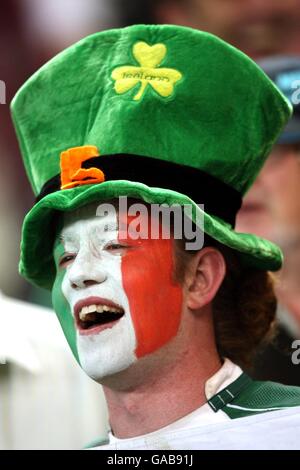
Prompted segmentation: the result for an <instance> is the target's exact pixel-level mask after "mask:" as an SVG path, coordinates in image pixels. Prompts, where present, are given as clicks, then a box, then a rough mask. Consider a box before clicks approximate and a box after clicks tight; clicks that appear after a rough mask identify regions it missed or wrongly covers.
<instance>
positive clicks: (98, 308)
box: [79, 304, 123, 321]
mask: <svg viewBox="0 0 300 470" xmlns="http://www.w3.org/2000/svg"><path fill="white" fill-rule="evenodd" d="M96 312H97V313H103V312H112V313H122V312H123V310H122V309H121V308H118V307H108V305H95V304H93V305H89V306H87V307H83V308H82V309H81V311H80V312H79V318H80V320H82V321H86V320H89V319H90V320H91V318H87V317H88V316H89V314H91V313H96Z"/></svg>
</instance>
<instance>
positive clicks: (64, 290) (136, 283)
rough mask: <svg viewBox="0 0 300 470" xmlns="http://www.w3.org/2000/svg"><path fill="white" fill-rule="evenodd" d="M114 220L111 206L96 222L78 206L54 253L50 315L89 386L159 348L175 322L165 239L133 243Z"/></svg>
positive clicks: (174, 289)
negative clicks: (57, 322)
mask: <svg viewBox="0 0 300 470" xmlns="http://www.w3.org/2000/svg"><path fill="white" fill-rule="evenodd" d="M122 217H123V216H122ZM120 219H121V216H120V215H119V216H118V215H117V213H116V211H115V210H114V207H112V210H111V211H110V212H108V213H107V215H106V216H103V217H100V216H96V206H88V207H84V208H82V209H80V210H77V211H76V212H74V213H70V214H68V215H66V216H65V220H64V226H63V229H62V232H61V234H60V238H58V239H57V240H56V246H55V260H56V265H57V276H56V282H55V285H54V289H53V304H54V308H55V310H56V312H57V314H58V317H59V319H60V322H61V324H62V327H63V329H64V332H65V334H66V336H67V339H68V341H69V343H70V346H71V347H72V349H73V352H74V353H75V355H76V356H77V358H78V359H79V362H80V364H81V366H82V368H83V369H84V370H85V371H86V372H87V373H88V375H90V376H91V377H93V378H95V379H96V380H101V378H103V377H105V376H109V375H112V374H115V373H117V372H120V371H121V370H124V369H126V368H128V367H129V366H130V365H132V364H133V363H134V362H135V361H137V360H138V359H139V358H141V357H143V356H145V355H147V354H151V353H152V352H154V351H156V350H157V349H159V348H161V347H162V346H163V345H164V344H166V343H167V342H169V341H170V340H171V339H172V338H173V337H174V336H175V335H176V333H177V331H178V328H179V323H180V318H181V309H182V288H181V287H180V286H179V284H177V283H175V282H174V281H173V256H172V253H173V243H172V240H170V239H167V240H163V239H162V238H160V239H158V240H152V239H137V240H133V239H132V237H131V236H130V235H129V233H128V224H129V223H130V219H129V220H126V219H125V218H124V220H123V224H122V234H121V232H120ZM143 222H145V223H148V220H145V221H143Z"/></svg>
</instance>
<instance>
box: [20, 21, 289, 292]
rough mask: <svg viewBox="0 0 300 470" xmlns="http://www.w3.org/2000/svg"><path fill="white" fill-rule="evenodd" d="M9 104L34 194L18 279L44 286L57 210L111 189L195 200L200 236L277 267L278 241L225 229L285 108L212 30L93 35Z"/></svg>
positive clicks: (161, 28) (141, 29)
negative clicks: (201, 218)
mask: <svg viewBox="0 0 300 470" xmlns="http://www.w3.org/2000/svg"><path fill="white" fill-rule="evenodd" d="M11 108H12V115H13V120H14V124H15V127H16V131H17V135H18V139H19V143H20V147H21V151H22V155H23V159H24V164H25V167H26V170H27V174H28V177H29V179H30V182H31V184H32V187H33V190H34V192H35V194H36V196H38V202H37V203H36V204H35V205H34V207H33V208H32V210H31V211H30V212H29V213H28V215H27V216H26V218H25V221H24V226H23V237H22V243H21V261H20V271H21V273H22V274H23V275H24V276H25V277H26V278H27V279H28V280H30V281H32V282H34V283H36V284H37V285H40V286H43V287H47V288H51V285H52V283H53V280H54V261H53V256H52V247H53V236H54V235H53V234H54V227H53V223H54V222H53V221H54V220H55V215H56V213H57V211H71V210H74V209H75V208H78V207H80V206H83V205H85V204H87V203H89V202H92V201H96V200H97V201H100V200H105V199H111V198H113V197H117V196H120V195H127V196H131V197H136V198H141V199H143V200H145V201H147V202H153V203H167V204H173V203H180V204H189V203H192V204H193V205H194V206H195V207H197V206H196V203H197V204H204V206H205V214H204V228H205V232H206V233H207V234H209V235H210V236H211V237H213V238H214V239H216V240H218V241H220V242H221V243H223V244H224V245H227V246H229V247H231V248H233V249H235V250H237V251H238V252H239V253H240V256H241V258H242V260H243V262H244V263H246V264H248V265H250V266H255V267H257V268H259V269H269V270H277V269H278V268H280V266H281V261H282V256H281V252H280V250H279V248H278V247H276V246H275V245H273V244H271V243H270V242H268V241H266V240H263V239H261V238H258V237H256V236H254V235H250V234H240V233H236V232H235V231H234V228H233V227H234V220H235V215H236V212H237V210H238V209H239V207H240V204H241V197H242V196H243V194H244V193H245V191H246V190H247V189H248V188H249V187H250V185H251V184H252V182H253V180H254V179H255V177H256V175H257V173H258V171H259V170H260V168H261V167H262V165H263V163H264V161H265V158H266V156H267V155H268V153H269V152H270V149H271V147H272V145H273V143H274V142H275V141H276V140H277V137H278V135H279V133H280V131H281V129H282V128H283V126H284V124H285V123H286V121H287V120H288V118H289V116H290V113H291V106H290V105H289V103H288V101H287V100H286V99H285V98H284V96H283V95H282V94H281V93H280V91H279V90H278V89H277V88H276V86H275V85H274V84H273V83H272V82H271V81H270V80H269V79H268V78H267V76H266V75H265V74H264V73H263V72H262V71H261V69H260V68H259V67H258V66H257V65H256V64H255V63H254V62H253V61H252V60H251V59H249V58H248V57H247V56H245V55H244V54H243V53H242V52H240V51H238V50H237V49H235V48H234V47H232V46H230V45H228V44H227V43H225V42H224V41H222V40H220V39H219V38H217V37H215V36H213V35H211V34H208V33H204V32H201V31H196V30H193V29H189V28H184V27H179V26H171V25H168V26H165V25H155V26H145V25H137V26H131V27H127V28H124V29H115V30H111V31H105V32H101V33H98V34H94V35H92V36H89V37H87V38H85V39H83V40H81V41H80V42H78V43H77V44H75V45H73V46H72V47H69V48H68V49H66V50H65V51H63V52H62V53H60V54H58V55H57V56H56V57H54V58H53V59H52V60H51V61H50V62H48V63H47V64H46V65H44V66H43V67H42V68H41V69H40V70H39V71H38V72H36V73H35V74H34V75H33V76H32V77H31V78H30V79H29V80H28V81H27V82H26V83H25V85H24V86H23V87H22V88H21V89H20V90H19V91H18V93H17V94H16V96H15V98H14V99H13V101H12V104H11ZM70 149H71V150H70ZM99 155H100V156H99ZM60 173H62V177H61V178H60ZM196 210H198V211H201V209H200V208H198V207H197V208H196Z"/></svg>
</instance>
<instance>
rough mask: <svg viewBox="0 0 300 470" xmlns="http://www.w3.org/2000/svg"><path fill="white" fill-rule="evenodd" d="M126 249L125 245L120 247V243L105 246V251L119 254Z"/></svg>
mask: <svg viewBox="0 0 300 470" xmlns="http://www.w3.org/2000/svg"><path fill="white" fill-rule="evenodd" d="M126 248H128V247H127V246H126V245H122V244H121V243H108V244H107V245H106V246H105V248H104V249H105V250H106V251H113V252H120V251H123V250H125V249H126Z"/></svg>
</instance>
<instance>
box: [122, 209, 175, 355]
mask: <svg viewBox="0 0 300 470" xmlns="http://www.w3.org/2000/svg"><path fill="white" fill-rule="evenodd" d="M119 217H120V216H119ZM144 222H145V223H148V219H145V220H144ZM128 223H130V220H129V221H128ZM122 242H124V233H122ZM126 243H127V244H128V245H129V247H130V248H129V249H128V250H127V252H126V254H125V255H123V257H122V264H121V269H122V280H123V287H124V290H125V292H126V295H127V297H128V301H129V306H130V313H131V317H132V321H133V325H134V328H135V333H136V340H137V349H136V351H135V353H136V356H137V357H142V356H145V355H146V354H149V353H152V352H154V351H155V350H157V349H158V348H160V347H161V346H163V345H164V344H165V343H167V342H168V341H170V340H171V339H172V338H173V337H174V336H175V335H176V333H177V331H178V328H179V324H180V318H181V308H182V288H181V286H180V285H179V284H178V283H175V281H174V280H173V272H174V262H173V254H172V252H173V242H172V240H170V239H167V240H164V239H162V237H161V236H160V238H159V239H158V240H153V239H149V238H148V239H139V240H132V239H131V237H130V236H129V235H128V236H127V237H126Z"/></svg>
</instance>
